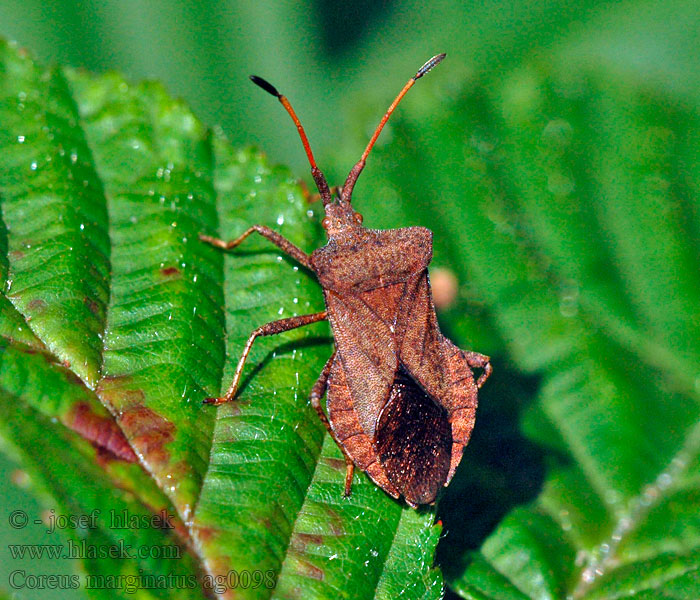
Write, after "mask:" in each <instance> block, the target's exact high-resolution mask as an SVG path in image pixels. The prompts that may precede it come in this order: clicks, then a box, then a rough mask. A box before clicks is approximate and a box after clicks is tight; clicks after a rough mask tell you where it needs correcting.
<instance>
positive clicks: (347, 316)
mask: <svg viewBox="0 0 700 600" xmlns="http://www.w3.org/2000/svg"><path fill="white" fill-rule="evenodd" d="M443 58H445V55H444V54H438V55H437V56H434V57H433V58H431V59H430V60H429V61H428V62H426V63H425V64H424V65H423V66H422V67H421V68H420V69H419V70H418V72H417V73H416V74H415V75H414V76H413V77H412V78H411V79H410V80H409V81H408V82H407V83H406V85H405V86H404V87H403V89H402V90H401V91H400V92H399V95H398V96H397V97H396V99H395V100H394V101H393V102H392V103H391V105H390V106H389V109H388V110H387V111H386V113H385V114H384V117H383V118H382V120H381V121H380V123H379V125H378V126H377V129H376V130H375V132H374V134H373V135H372V138H371V139H370V141H369V143H368V144H367V147H366V148H365V151H364V152H363V153H362V156H361V157H360V160H359V161H358V162H357V164H356V165H355V166H354V167H353V168H352V169H351V171H350V174H349V175H348V177H347V179H346V180H345V184H344V185H343V186H342V188H339V190H338V193H337V194H332V193H331V190H330V188H329V187H328V183H327V181H326V178H325V177H324V175H323V173H321V171H320V170H319V168H318V167H317V166H316V161H315V159H314V155H313V153H312V152H311V146H310V145H309V140H308V138H307V137H306V133H305V132H304V128H303V127H302V125H301V123H300V122H299V119H298V117H297V116H296V113H295V112H294V110H293V109H292V106H291V105H290V104H289V101H288V100H287V98H285V97H284V96H283V95H282V94H280V93H279V92H278V91H277V89H275V88H274V87H273V86H272V85H270V84H269V83H268V82H267V81H265V80H264V79H261V78H260V77H256V76H251V79H252V81H253V83H255V84H257V85H258V86H260V87H261V88H263V89H264V90H265V91H267V92H269V93H270V94H272V95H273V96H275V97H276V98H277V99H278V100H279V101H280V102H281V103H282V106H284V108H285V109H286V110H287V112H288V113H289V115H290V116H291V117H292V120H293V121H294V123H295V125H296V126H297V130H298V132H299V135H300V137H301V141H302V144H303V145H304V150H305V151H306V156H307V157H308V159H309V163H310V164H311V175H312V176H313V179H314V181H315V182H316V187H317V188H318V191H319V193H320V195H321V200H322V201H323V207H324V210H325V214H326V216H325V218H324V219H323V227H324V229H325V230H326V234H327V236H328V242H327V243H326V245H325V246H322V247H321V248H318V249H316V250H314V252H312V253H311V255H307V254H306V253H304V252H302V251H301V250H300V249H299V248H297V247H296V246H294V244H292V243H291V242H290V241H289V240H286V239H285V238H283V237H282V236H281V235H280V234H279V233H277V232H275V231H273V230H271V229H269V228H268V227H266V226H265V225H253V226H252V227H250V228H249V229H248V230H246V231H245V232H244V233H243V234H241V235H240V236H239V237H238V238H236V239H235V240H232V241H228V242H227V241H224V240H220V239H217V238H213V237H210V236H206V235H202V236H200V237H201V239H202V240H203V241H205V242H208V243H210V244H213V245H214V246H216V247H218V248H222V249H225V250H230V249H231V248H235V247H236V246H238V245H239V244H240V243H241V242H242V241H243V240H245V239H246V238H247V237H248V236H249V235H250V234H252V233H253V232H257V233H259V234H260V235H262V236H263V237H265V238H267V239H268V240H270V241H271V242H272V243H273V244H275V245H277V246H278V247H279V248H280V249H281V250H282V251H283V252H285V253H287V254H288V255H290V256H291V257H292V258H293V259H295V260H296V261H297V262H299V263H300V264H301V265H303V266H304V267H306V268H307V269H309V270H310V271H311V272H313V273H314V274H315V275H316V277H317V278H318V281H319V283H320V284H321V286H322V288H323V295H324V299H325V303H326V310H324V311H323V312H319V313H316V314H312V315H302V316H298V317H290V318H287V319H280V320H279V321H273V322H271V323H267V324H266V325H263V326H261V327H258V328H257V329H256V330H255V331H253V332H252V333H251V334H250V337H249V338H248V342H247V343H246V345H245V348H244V349H243V353H242V355H241V358H240V360H239V362H238V366H237V368H236V373H235V375H234V378H233V382H232V383H231V386H230V387H229V389H228V391H227V392H226V394H225V395H224V396H223V397H221V398H207V399H206V400H205V402H207V403H209V404H221V403H224V402H228V401H230V400H232V399H233V398H234V397H235V395H236V391H237V389H238V384H239V382H240V379H241V373H242V372H243V366H244V365H245V361H246V358H247V356H248V353H249V352H250V348H251V346H252V345H253V342H254V341H255V339H256V338H257V337H258V336H264V335H273V334H276V333H281V332H283V331H288V330H290V329H294V328H296V327H301V326H303V325H308V324H310V323H315V322H317V321H323V320H326V319H327V320H329V321H330V324H331V328H332V330H333V336H334V341H335V351H334V352H333V354H332V355H331V357H330V358H329V359H328V362H327V363H326V365H325V366H324V367H323V370H322V371H321V375H320V376H319V378H318V381H316V383H315V384H314V386H313V388H312V390H311V404H312V405H313V407H314V409H315V410H316V412H317V413H318V416H319V418H320V419H321V421H322V422H323V424H324V425H325V426H326V428H327V429H328V432H329V433H330V435H331V436H332V437H333V439H334V440H335V442H336V443H337V444H338V446H339V447H340V449H341V450H342V452H343V454H344V456H345V460H346V463H347V471H346V477H345V494H346V495H349V494H350V491H351V487H352V478H353V473H354V468H355V467H358V468H359V469H361V470H362V471H365V472H366V473H367V474H368V475H369V476H370V477H371V478H372V480H373V481H374V482H375V483H376V484H377V485H378V486H380V487H381V488H382V489H383V490H384V491H385V492H386V493H387V494H389V495H390V496H393V497H394V498H399V497H401V496H403V497H404V499H405V500H406V502H407V503H408V504H409V505H411V506H413V507H416V506H418V505H419V504H429V503H433V502H434V501H435V498H436V496H437V494H438V492H439V490H440V488H441V487H442V486H446V485H447V484H448V483H449V482H450V480H451V479H452V476H453V475H454V473H455V470H456V469H457V465H459V462H460V460H461V458H462V453H463V451H464V447H465V446H466V444H467V442H468V441H469V438H470V436H471V432H472V429H473V427H474V417H475V412H476V405H477V390H478V388H480V387H481V386H482V385H483V383H484V382H485V381H486V379H487V378H488V377H489V375H490V374H491V364H490V362H489V358H488V357H487V356H484V355H483V354H478V353H476V352H465V351H463V350H460V349H459V348H457V347H456V346H454V345H453V344H452V342H450V341H449V340H448V339H447V338H445V337H444V336H443V335H442V334H441V333H440V330H439V328H438V323H437V318H436V316H435V307H434V306H433V300H432V295H431V290H430V281H429V278H428V264H429V263H430V260H431V258H432V232H431V231H430V230H428V229H425V228H424V227H405V228H401V229H389V230H376V229H367V228H365V227H363V226H362V216H361V215H360V214H359V213H357V212H356V211H355V210H354V209H353V207H352V203H351V196H352V190H353V188H354V186H355V182H356V181H357V178H358V177H359V175H360V173H361V172H362V169H363V168H364V166H365V161H366V160H367V156H368V155H369V153H370V151H371V150H372V146H374V143H375V141H376V140H377V137H378V136H379V133H380V132H381V130H382V128H383V127H384V125H385V123H386V122H387V120H388V119H389V116H390V115H391V113H392V112H393V111H394V109H395V108H396V106H397V105H398V103H399V102H400V101H401V99H402V98H403V97H404V95H405V94H406V92H408V90H409V89H410V88H411V87H412V86H413V84H414V83H415V82H416V81H417V80H418V79H420V78H421V77H422V76H423V75H425V74H426V73H427V72H428V71H430V69H432V68H433V67H434V66H435V65H437V64H438V63H439V62H440V61H441V60H442V59H443ZM474 368H477V369H481V370H482V373H481V375H480V376H479V377H478V379H477V378H475V376H474V373H473V371H472V369H474ZM326 393H327V401H326V406H327V412H328V416H326V412H325V411H324V410H323V407H322V404H321V400H322V399H323V397H324V395H326Z"/></svg>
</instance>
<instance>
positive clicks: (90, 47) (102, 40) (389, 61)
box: [0, 0, 700, 180]
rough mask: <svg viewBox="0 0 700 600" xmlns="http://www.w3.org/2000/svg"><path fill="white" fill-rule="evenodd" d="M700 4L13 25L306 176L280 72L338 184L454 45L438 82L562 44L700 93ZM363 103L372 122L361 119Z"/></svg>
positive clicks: (113, 18)
mask: <svg viewBox="0 0 700 600" xmlns="http://www.w3.org/2000/svg"><path fill="white" fill-rule="evenodd" d="M696 14H697V4H696V3H694V2H671V3H669V2H639V1H633V2H591V1H579V2H576V1H537V2H531V1H519V0H512V1H510V2H439V1H438V2H430V3H424V2H417V1H414V2H409V1H389V0H383V1H380V2H371V1H367V0H362V1H360V2H349V3H346V2H330V1H328V0H316V1H313V2H302V1H299V2H286V1H283V2H266V1H263V2H230V1H211V2H169V1H165V0H149V1H148V2H142V1H140V0H114V1H109V0H104V1H95V2H91V1H87V2H64V1H48V2H44V1H37V0H27V1H17V0H6V1H4V2H2V3H1V4H0V34H2V35H3V36H5V37H7V38H9V39H14V40H17V41H18V42H19V43H20V44H21V45H23V46H26V47H27V48H29V49H31V51H32V52H33V53H34V54H35V55H36V56H37V58H39V59H40V60H42V61H50V62H55V63H57V64H61V65H70V66H74V67H85V68H86V69H89V70H91V71H94V72H98V73H99V72H104V71H106V70H109V69H116V70H119V71H121V72H123V73H124V74H125V75H126V76H127V77H129V78H133V79H134V80H140V79H144V78H149V79H157V80H159V81H162V82H164V83H165V85H166V86H167V88H168V89H169V91H170V92H171V93H172V94H173V95H175V96H180V97H182V98H184V99H185V100H186V101H187V102H188V104H189V105H190V106H192V107H193V109H194V110H195V112H196V113H197V114H198V115H199V116H200V117H201V118H202V120H203V121H204V122H205V123H207V124H209V125H221V127H223V129H224V131H225V132H226V134H227V135H228V136H229V137H230V138H231V140H232V141H233V143H234V144H251V143H253V144H256V145H258V146H259V147H260V148H262V149H264V150H265V152H267V153H268V154H269V155H270V156H271V157H272V158H273V159H274V160H275V161H280V162H284V163H285V164H288V165H290V166H291V167H292V168H293V169H294V171H296V172H299V173H305V172H306V170H307V169H306V164H305V157H304V156H303V154H302V152H301V149H300V147H299V142H298V139H297V138H296V137H295V135H294V131H293V129H292V128H291V125H290V124H289V123H288V122H286V119H287V117H285V115H284V114H283V113H282V112H281V109H280V107H279V106H278V105H277V104H276V103H275V102H274V101H271V99H270V98H266V97H265V96H264V95H261V93H260V91H259V90H257V89H256V88H254V87H253V86H252V85H251V84H250V83H249V82H248V81H247V75H248V74H250V73H255V74H258V75H260V76H263V77H265V78H268V79H269V80H270V81H271V82H273V83H274V84H275V85H276V86H277V87H278V88H279V89H280V90H282V91H283V93H285V94H286V95H287V96H288V97H289V98H290V99H291V101H292V103H293V105H294V106H295V107H296V110H297V112H298V113H299V115H300V117H301V119H302V122H303V123H304V124H305V127H306V128H307V129H308V134H309V137H310V139H311V142H312V144H313V147H314V149H315V153H316V154H317V155H318V157H319V160H320V164H321V165H322V166H324V167H325V168H326V169H327V170H328V171H329V176H332V177H330V178H332V179H334V180H339V179H340V178H343V177H344V175H345V172H346V171H347V170H348V169H349V166H350V164H351V163H349V162H348V161H347V159H348V158H350V160H352V158H354V157H356V156H357V155H358V154H359V152H360V151H361V148H362V147H363V144H361V143H358V141H359V140H363V139H364V138H365V137H366V136H367V133H368V132H370V131H371V130H372V129H373V127H374V123H375V121H376V120H377V119H378V118H379V116H381V114H382V113H383V110H384V108H385V106H386V105H388V103H389V101H390V100H391V99H392V97H393V95H394V94H395V93H396V92H397V91H398V89H400V86H401V85H402V84H403V83H404V82H405V81H406V80H407V79H408V77H410V76H411V75H412V74H413V73H414V72H415V69H416V68H417V67H418V66H420V65H421V64H422V63H423V61H424V60H426V59H427V58H429V57H430V56H433V55H434V54H437V53H439V52H446V53H447V54H448V56H449V60H448V61H447V62H446V63H444V65H442V66H441V68H440V69H437V70H436V71H435V72H434V73H432V74H431V78H437V79H441V80H442V81H444V82H450V81H452V82H454V85H455V86H458V85H461V82H462V80H463V77H464V74H465V72H476V73H483V74H487V75H489V76H492V77H495V78H498V77H499V76H500V75H502V74H503V73H505V72H506V71H508V70H510V69H513V68H514V67H517V66H518V64H520V63H522V62H523V61H525V60H528V59H531V58H533V57H537V56H541V55H546V54H548V53H556V54H558V55H563V56H566V55H567V54H568V55H570V56H571V60H575V61H582V62H584V63H587V64H588V65H590V64H591V63H600V64H603V65H605V66H606V67H607V68H610V69H612V70H614V71H617V72H620V73H626V74H630V75H633V76H634V77H638V78H640V79H643V80H645V81H647V82H649V83H650V84H652V85H654V86H656V87H658V88H659V89H668V88H670V89H672V90H673V91H674V92H676V93H677V94H678V95H679V96H681V97H686V98H689V99H693V100H697V99H698V94H700V91H699V90H700V74H699V72H698V69H697V64H698V61H699V60H700V53H699V51H698V44H697V43H696V39H695V37H696V34H697V17H696ZM421 95H423V98H422V99H421V98H416V97H415V96H421ZM411 96H414V97H411ZM411 96H409V97H408V98H407V99H406V100H405V102H406V104H411V103H425V102H426V100H425V92H422V93H421V92H418V93H417V94H416V93H415V92H413V93H412V94H411ZM431 108H432V110H433V111H436V112H438V111H440V104H439V101H434V100H433V99H432V98H431ZM406 110H410V108H408V109H406ZM358 115H361V116H362V117H363V120H362V122H365V123H366V130H365V131H360V132H357V131H355V130H354V128H355V127H356V126H357V123H358V121H357V116H358ZM388 137H389V136H385V138H386V139H383V140H382V141H384V142H386V141H388ZM371 168H372V163H370V165H369V166H368V169H371Z"/></svg>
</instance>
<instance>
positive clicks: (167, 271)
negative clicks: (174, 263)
mask: <svg viewBox="0 0 700 600" xmlns="http://www.w3.org/2000/svg"><path fill="white" fill-rule="evenodd" d="M160 272H161V274H162V275H165V276H166V277H172V276H173V275H179V274H180V269H178V268H177V267H165V268H164V269H161V270H160Z"/></svg>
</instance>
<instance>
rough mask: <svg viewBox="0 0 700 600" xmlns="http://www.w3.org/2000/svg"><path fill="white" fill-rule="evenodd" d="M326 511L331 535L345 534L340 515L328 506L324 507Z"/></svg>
mask: <svg viewBox="0 0 700 600" xmlns="http://www.w3.org/2000/svg"><path fill="white" fill-rule="evenodd" d="M326 512H327V513H328V525H329V526H330V528H331V531H332V532H333V535H345V524H344V523H343V519H342V518H341V516H340V515H339V514H338V513H337V512H336V511H335V510H333V509H332V508H330V507H326Z"/></svg>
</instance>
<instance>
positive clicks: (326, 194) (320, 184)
mask: <svg viewBox="0 0 700 600" xmlns="http://www.w3.org/2000/svg"><path fill="white" fill-rule="evenodd" d="M250 80H251V81H252V82H253V83H254V84H255V85H257V86H259V87H261V88H262V89H264V90H265V91H266V92H267V93H268V94H272V95H273V96H274V97H275V98H277V99H278V100H279V101H280V103H281V104H282V106H284V109H285V110H286V111H287V112H288V113H289V116H290V117H292V121H294V124H295V125H296V126H297V131H298V132H299V137H300V138H301V143H302V144H303V145H304V151H305V152H306V157H307V158H308V159H309V164H310V165H311V176H312V177H313V178H314V181H315V182H316V187H317V188H318V191H319V192H320V194H321V199H322V200H323V206H326V204H328V203H329V202H330V201H331V191H330V189H329V187H328V182H327V181H326V178H325V177H324V175H323V173H321V170H320V169H319V168H318V167H317V166H316V159H315V158H314V154H313V152H311V145H310V144H309V138H307V137H306V132H305V131H304V128H303V127H302V125H301V121H299V117H297V114H296V113H295V112H294V109H293V108H292V105H291V104H290V103H289V100H287V98H286V96H283V95H282V94H280V93H279V92H278V91H277V88H276V87H275V86H273V85H272V84H271V83H269V82H268V81H266V80H264V79H263V78H262V77H258V76H256V75H251V76H250Z"/></svg>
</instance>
